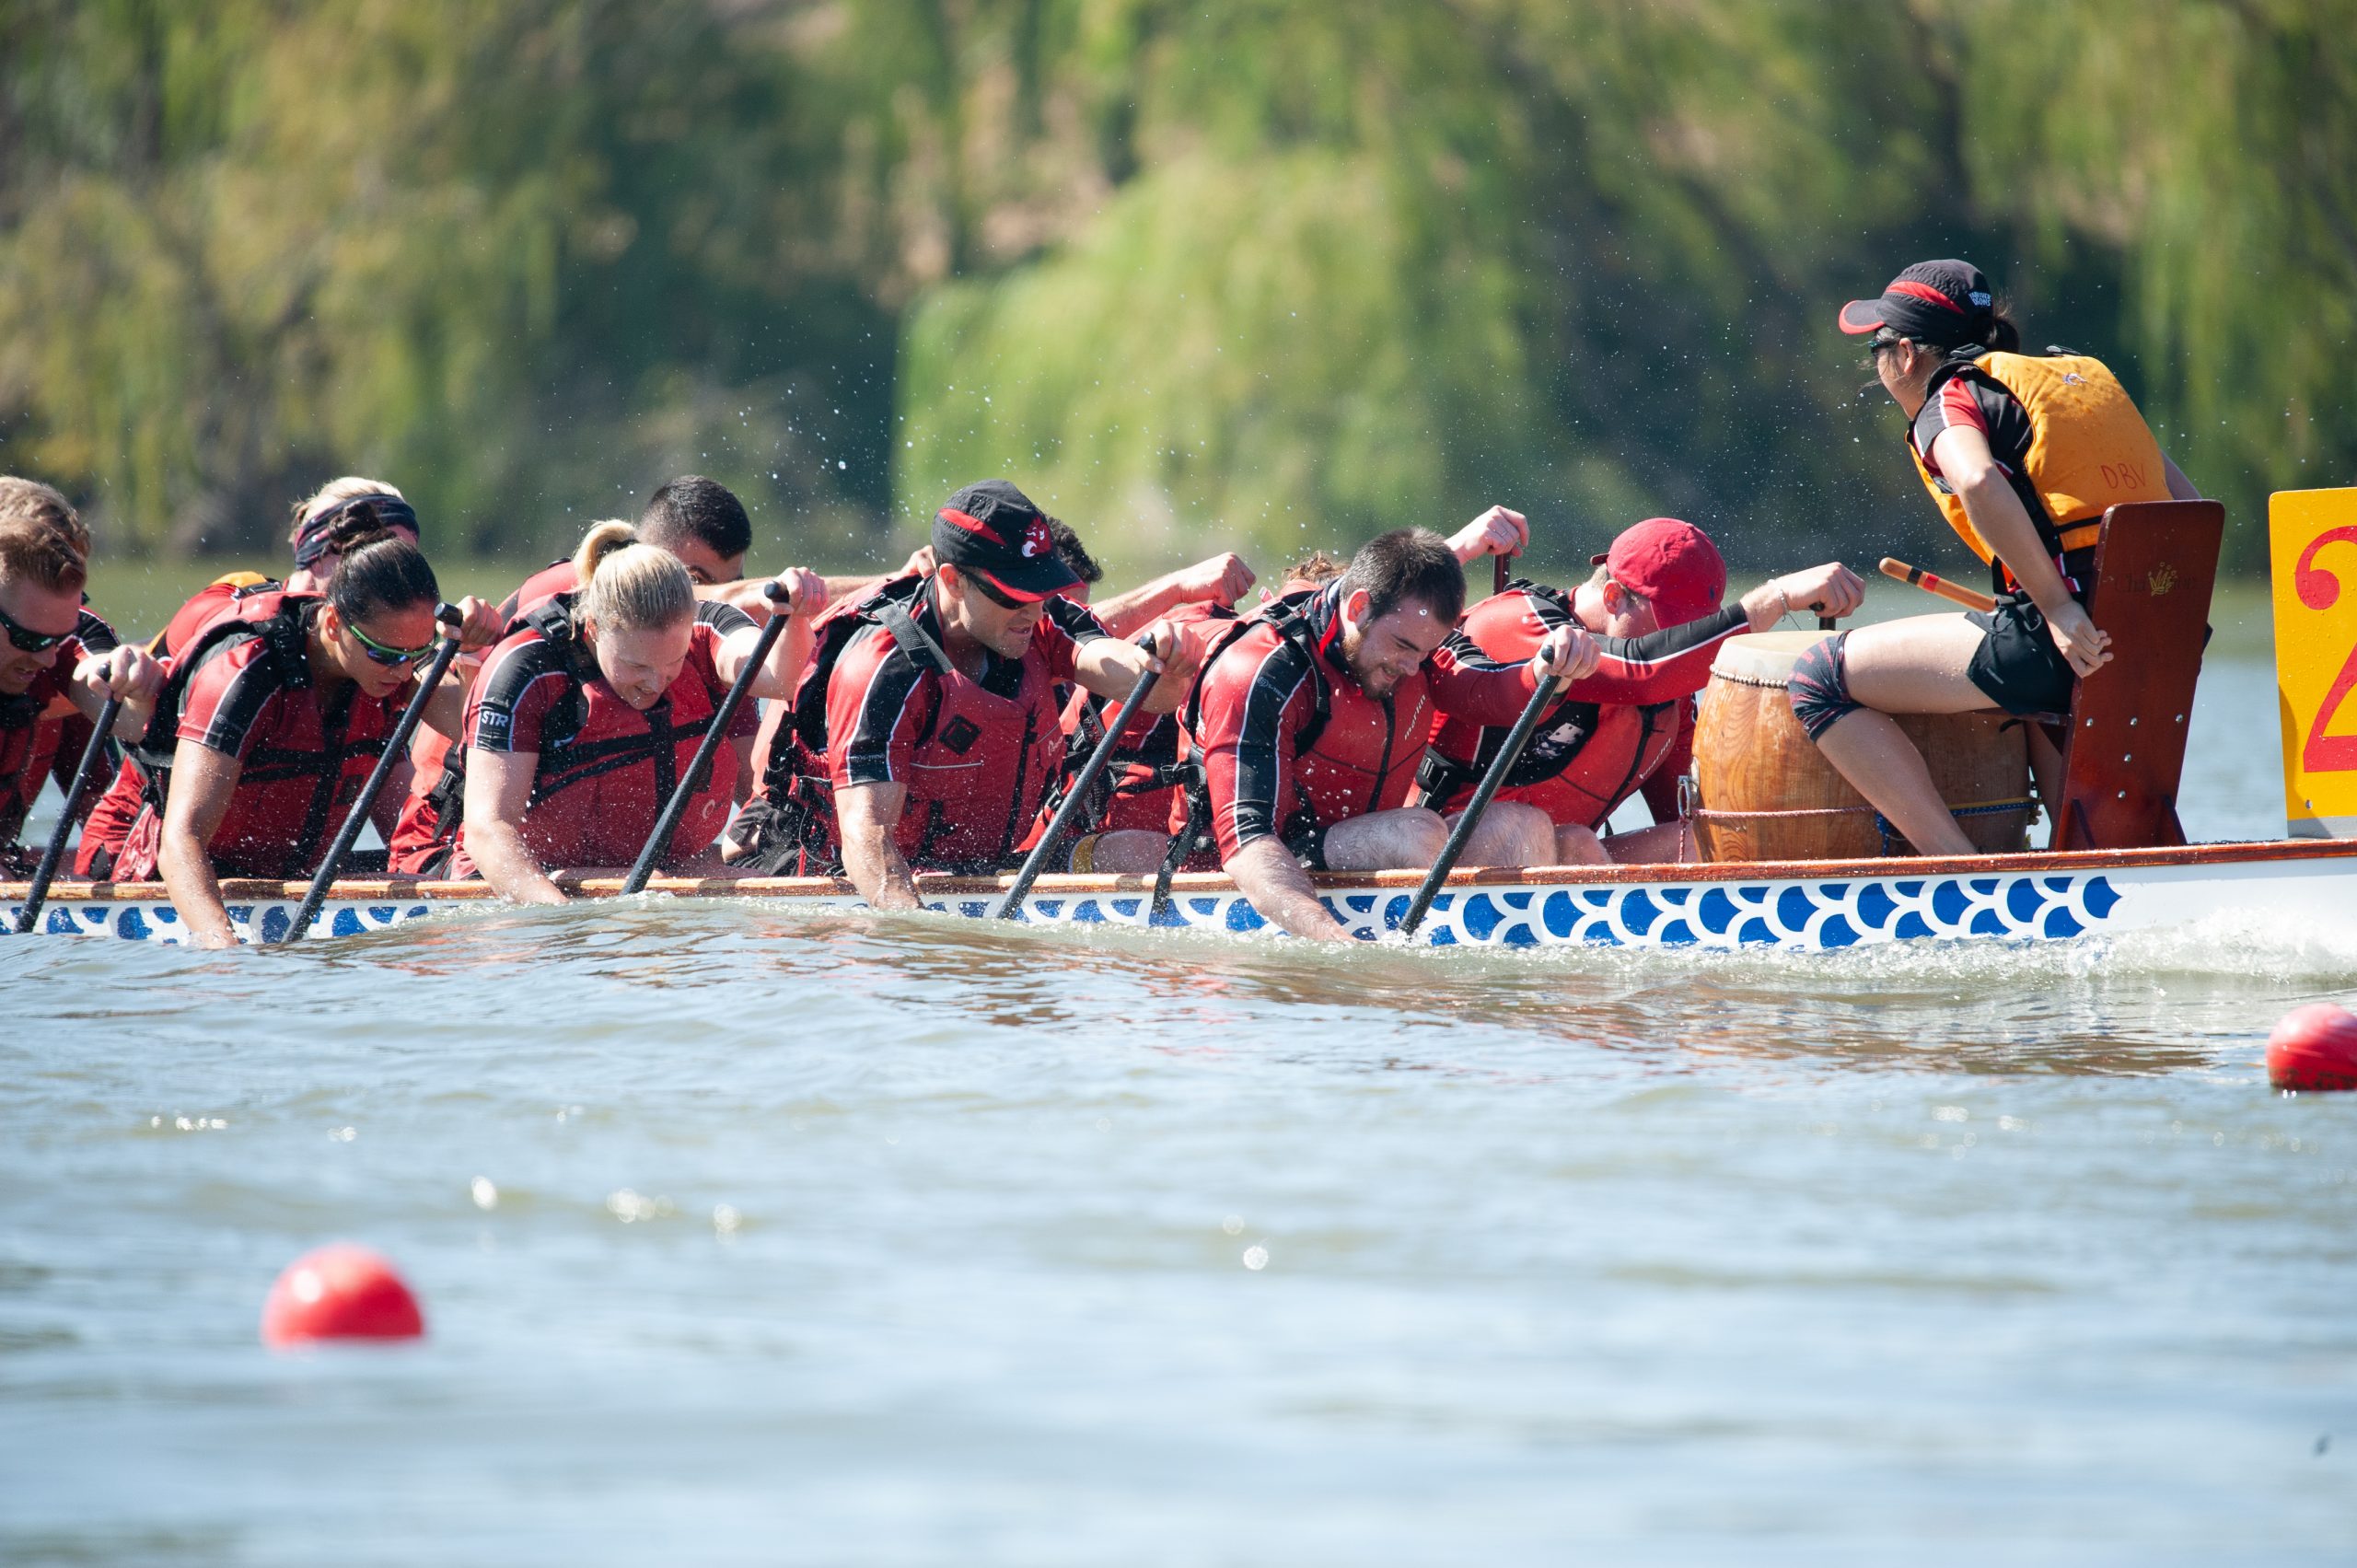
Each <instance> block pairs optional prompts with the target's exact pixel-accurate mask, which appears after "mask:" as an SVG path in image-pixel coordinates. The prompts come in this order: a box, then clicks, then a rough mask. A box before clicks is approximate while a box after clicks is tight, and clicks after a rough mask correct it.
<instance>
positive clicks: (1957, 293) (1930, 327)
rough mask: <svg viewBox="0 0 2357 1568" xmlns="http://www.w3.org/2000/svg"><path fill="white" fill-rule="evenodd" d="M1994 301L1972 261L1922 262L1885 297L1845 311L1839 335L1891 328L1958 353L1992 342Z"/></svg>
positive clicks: (1860, 302)
mask: <svg viewBox="0 0 2357 1568" xmlns="http://www.w3.org/2000/svg"><path fill="white" fill-rule="evenodd" d="M1993 302H1994V296H1993V295H1992V294H1991V292H1990V288H1989V280H1988V278H1987V277H1986V276H1984V275H1983V274H1982V273H1981V271H1980V268H1978V267H1976V266H1974V265H1973V264H1972V263H1971V262H1969V261H1918V262H1916V263H1915V264H1914V265H1913V266H1911V267H1910V268H1908V269H1907V270H1906V271H1905V272H1903V273H1899V274H1898V276H1897V277H1895V278H1893V279H1891V280H1890V286H1889V287H1888V288H1886V289H1884V290H1883V291H1882V297H1881V298H1879V299H1853V300H1852V301H1850V303H1849V304H1847V305H1844V306H1843V307H1842V308H1841V315H1840V324H1841V330H1842V331H1845V332H1848V333H1850V334H1851V335H1852V336H1853V337H1862V336H1864V334H1866V333H1868V332H1872V331H1878V330H1879V329H1881V328H1884V327H1888V328H1889V329H1890V330H1891V331H1894V332H1897V333H1898V335H1899V336H1900V337H1902V338H1911V339H1913V340H1914V341H1915V342H1917V343H1931V344H1935V345H1937V346H1939V347H1943V348H1954V347H1956V345H1957V344H1959V343H1986V342H1988V341H1989V326H1990V321H1991V314H1990V312H1991V306H1992V304H1993Z"/></svg>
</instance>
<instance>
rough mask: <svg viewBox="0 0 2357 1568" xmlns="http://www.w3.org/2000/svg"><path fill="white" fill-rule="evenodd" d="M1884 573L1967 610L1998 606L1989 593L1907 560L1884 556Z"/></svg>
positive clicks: (1988, 608)
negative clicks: (1964, 585)
mask: <svg viewBox="0 0 2357 1568" xmlns="http://www.w3.org/2000/svg"><path fill="white" fill-rule="evenodd" d="M1882 575H1884V576H1886V577H1895V578H1897V579H1898V581H1900V582H1902V583H1905V584H1906V585H1907V586H1908V587H1910V588H1921V589H1922V590H1923V591H1924V592H1925V593H1927V594H1937V595H1939V596H1940V598H1944V599H1947V600H1949V601H1951V602H1953V603H1956V604H1960V605H1962V606H1964V608H1965V609H1967V610H1994V609H1996V608H1997V601H1996V600H1995V599H1993V598H1990V597H1989V596H1988V595H1987V594H1977V593H1974V592H1973V591H1972V590H1971V589H1970V588H1968V587H1959V586H1958V585H1956V584H1955V583H1951V582H1949V581H1948V580H1947V579H1946V578H1945V577H1943V576H1941V575H1938V574H1937V573H1935V572H1926V571H1925V570H1923V568H1922V567H1921V566H1910V565H1909V564H1908V563H1906V562H1904V561H1894V560H1892V559H1891V558H1890V557H1889V556H1887V555H1886V556H1884V557H1883V558H1882Z"/></svg>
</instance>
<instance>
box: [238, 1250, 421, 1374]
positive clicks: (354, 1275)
mask: <svg viewBox="0 0 2357 1568" xmlns="http://www.w3.org/2000/svg"><path fill="white" fill-rule="evenodd" d="M424 1332H425V1315H424V1313H422V1312H420V1311H419V1310H418V1307H417V1297H416V1296H414V1295H411V1294H410V1288H409V1286H408V1285H407V1284H404V1283H402V1282H401V1275H400V1274H398V1273H396V1272H394V1270H393V1266H392V1265H391V1264H390V1263H389V1262H387V1261H386V1260H384V1259H383V1258H382V1257H381V1256H379V1255H378V1254H377V1253H374V1252H371V1251H370V1250H368V1249H366V1247H355V1246H354V1245H353V1244H352V1243H351V1242H348V1241H339V1242H336V1243H334V1244H333V1245H331V1246H328V1247H322V1248H319V1249H317V1250H315V1251H310V1252H306V1253H304V1254H303V1255H302V1256H301V1257H300V1258H297V1259H296V1260H295V1261H293V1262H292V1263H289V1264H287V1265H286V1272H284V1273H283V1274H281V1275H279V1276H278V1283H276V1284H273V1285H272V1286H271V1287H270V1299H269V1300H267V1301H265V1302H263V1303H262V1304H261V1342H262V1343H264V1344H266V1345H268V1346H270V1347H271V1348H272V1349H273V1350H284V1349H286V1348H288V1347H289V1346H292V1345H299V1344H305V1343H308V1342H310V1341H313V1340H413V1339H416V1338H417V1337H418V1336H420V1335H421V1334H423V1333H424Z"/></svg>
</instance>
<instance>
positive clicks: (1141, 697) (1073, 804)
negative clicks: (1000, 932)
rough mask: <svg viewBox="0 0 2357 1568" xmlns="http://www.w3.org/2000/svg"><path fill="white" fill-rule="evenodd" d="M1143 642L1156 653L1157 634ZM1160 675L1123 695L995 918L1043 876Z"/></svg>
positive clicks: (1008, 916)
mask: <svg viewBox="0 0 2357 1568" xmlns="http://www.w3.org/2000/svg"><path fill="white" fill-rule="evenodd" d="M1140 646H1142V647H1144V649H1145V651H1146V653H1147V654H1148V655H1149V656H1151V655H1152V654H1153V652H1154V639H1153V638H1151V637H1149V638H1147V639H1146V640H1145V641H1144V643H1142V644H1140ZM1156 679H1159V677H1157V676H1155V675H1151V674H1148V675H1144V676H1141V677H1139V678H1138V683H1137V684H1136V685H1134V686H1132V687H1131V688H1130V694H1129V695H1128V696H1126V697H1124V698H1122V699H1121V708H1120V712H1119V713H1118V714H1114V715H1113V722H1112V723H1111V724H1109V725H1108V726H1106V727H1105V738H1104V739H1102V740H1100V741H1098V742H1097V749H1096V750H1094V751H1092V752H1090V753H1089V754H1088V761H1086V762H1085V763H1083V764H1082V765H1081V769H1080V773H1079V775H1078V776H1077V777H1075V778H1074V780H1073V781H1072V787H1071V788H1069V789H1067V790H1065V791H1064V801H1063V804H1062V806H1059V807H1056V814H1055V815H1054V816H1053V817H1051V818H1050V819H1048V830H1047V831H1046V832H1044V833H1041V834H1040V835H1039V842H1038V843H1036V844H1033V845H1032V846H1031V853H1030V854H1027V855H1025V856H1024V857H1023V868H1022V869H1021V870H1020V871H1017V872H1016V874H1015V885H1014V886H1013V887H1011V888H1009V889H1007V890H1006V897H1005V898H1004V899H1003V900H1000V901H999V906H998V909H997V911H996V912H994V913H993V914H992V916H991V918H992V919H993V920H1012V919H1014V918H1015V912H1016V911H1017V910H1019V909H1021V908H1022V907H1023V895H1024V894H1026V893H1028V892H1029V891H1030V890H1031V884H1032V883H1034V882H1036V881H1038V880H1039V872H1040V869H1041V868H1042V867H1043V866H1045V865H1047V863H1048V856H1049V855H1050V854H1052V853H1054V850H1055V847H1056V843H1057V842H1058V841H1059V840H1061V839H1062V837H1063V836H1064V830H1065V829H1066V828H1069V827H1070V826H1072V819H1074V817H1076V816H1078V815H1079V814H1080V807H1081V803H1082V802H1083V801H1085V800H1086V799H1087V798H1088V792H1089V791H1090V790H1091V789H1093V788H1095V787H1096V785H1097V775H1098V774H1099V773H1101V772H1104V771H1105V764H1106V763H1108V762H1109V761H1112V760H1113V748H1115V747H1116V746H1119V745H1120V743H1121V737H1122V736H1124V735H1126V734H1128V733H1129V728H1130V721H1131V720H1132V719H1133V718H1135V717H1137V716H1138V709H1139V707H1140V706H1142V705H1143V704H1144V702H1145V700H1146V698H1147V696H1148V695H1149V694H1150V693H1152V691H1154V683H1155V680H1156Z"/></svg>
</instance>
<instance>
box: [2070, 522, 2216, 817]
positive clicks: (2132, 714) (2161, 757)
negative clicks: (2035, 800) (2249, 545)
mask: <svg viewBox="0 0 2357 1568" xmlns="http://www.w3.org/2000/svg"><path fill="white" fill-rule="evenodd" d="M2225 531H2226V510H2225V508H2224V507H2223V506H2221V505H2219V504H2218V503H2217V502H2215V501H2139V502H2135V503H2132V504H2131V505H2122V506H2114V507H2113V508H2112V509H2111V510H2110V511H2108V512H2106V513H2105V514H2104V517H2103V532H2102V535H2101V536H2100V538H2098V539H2097V540H2096V564H2095V574H2096V581H2095V587H2094V588H2093V589H2092V590H2091V591H2090V592H2089V593H2088V595H2087V613H2088V614H2089V615H2090V616H2091V617H2093V618H2094V620H2095V623H2096V625H2097V626H2099V627H2101V628H2102V629H2103V630H2104V631H2106V632H2107V633H2110V634H2111V652H2112V660H2111V662H2110V663H2109V664H2107V665H2106V666H2104V667H2103V668H2102V669H2100V670H2098V671H2097V672H2096V674H2095V675H2094V676H2093V677H2092V678H2090V679H2085V680H2082V681H2081V682H2079V688H2078V694H2077V696H2076V697H2075V698H2074V699H2073V702H2072V704H2071V729H2070V734H2069V736H2068V738H2065V739H2064V740H2063V745H2062V792H2061V793H2062V798H2061V800H2060V801H2059V802H2055V803H2053V806H2054V812H2053V816H2054V822H2055V832H2054V847H2055V848H2056V849H2141V848H2144V847H2147V846H2150V845H2154V844H2181V843H2183V842H2185V829H2184V827H2183V826H2182V825H2181V824H2179V822H2178V821H2177V781H2178V778H2179V777H2180V775H2181V774H2182V773H2183V772H2184V771H2185V737H2186V731H2187V730H2188V729H2189V727H2190V726H2191V725H2192V723H2193V683H2194V679H2195V677H2196V676H2198V675H2200V672H2201V645H2202V643H2203V641H2204V640H2205V638H2206V635H2207V627H2208V624H2209V616H2210V590H2211V588H2212V586H2213V585H2214V584H2215V583H2216V581H2217V576H2218V545H2219V541H2220V540H2222V539H2223V538H2224V536H2225Z"/></svg>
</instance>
